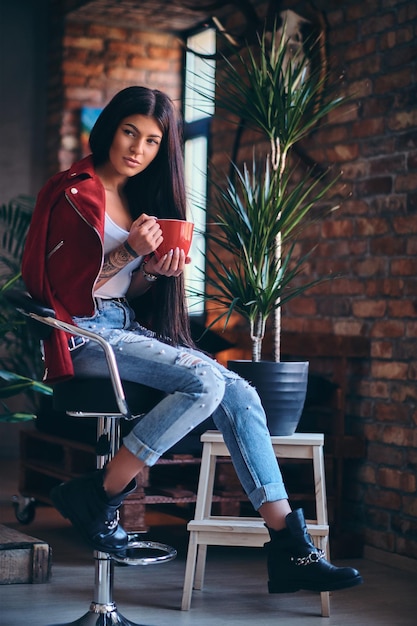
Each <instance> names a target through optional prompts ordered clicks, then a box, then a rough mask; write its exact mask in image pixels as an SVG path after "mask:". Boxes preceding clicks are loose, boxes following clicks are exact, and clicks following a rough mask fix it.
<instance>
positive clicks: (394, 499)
mask: <svg viewBox="0 0 417 626" xmlns="http://www.w3.org/2000/svg"><path fill="white" fill-rule="evenodd" d="M365 502H366V503H367V504H369V505H370V506H377V507H380V508H382V509H390V510H392V511H398V509H399V507H400V505H401V496H400V494H398V493H396V492H395V491H390V490H387V489H380V488H378V487H368V490H367V493H366V496H365Z"/></svg>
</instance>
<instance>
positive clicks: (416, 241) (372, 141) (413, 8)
mask: <svg viewBox="0 0 417 626" xmlns="http://www.w3.org/2000/svg"><path fill="white" fill-rule="evenodd" d="M282 4H284V3H282ZM285 4H286V5H287V6H296V7H297V8H299V9H300V7H301V9H302V5H303V3H302V2H291V1H290V2H287V3H285ZM316 5H317V6H320V8H321V9H322V10H323V11H324V14H325V16H326V20H327V23H328V30H327V43H328V58H329V63H330V68H331V71H332V75H333V77H337V76H339V75H341V74H342V75H343V81H342V85H343V90H344V91H345V93H348V94H350V95H351V96H352V101H351V103H350V104H349V105H347V106H346V107H344V109H343V110H339V111H338V112H335V113H334V114H333V115H332V116H331V118H330V119H329V121H328V124H327V125H326V126H323V127H322V128H320V129H319V130H318V131H317V132H316V133H315V135H314V137H313V138H312V139H311V140H310V141H309V142H308V143H307V144H306V146H305V147H306V149H307V151H308V153H309V155H310V156H311V157H312V158H314V159H316V160H317V161H318V162H319V163H322V164H324V165H326V164H329V163H334V164H336V165H337V166H338V167H339V168H340V169H341V170H342V172H343V173H342V179H341V184H340V185H339V186H338V189H337V192H336V197H337V199H338V200H340V201H341V202H342V206H341V209H340V211H339V212H338V213H337V214H335V215H334V216H333V217H332V218H331V219H330V218H329V219H328V220H326V221H325V222H323V223H322V224H320V225H317V226H316V227H315V230H314V231H312V232H310V233H309V237H310V238H312V239H317V240H318V241H319V243H320V245H319V247H318V250H317V253H316V254H315V256H314V260H313V261H312V263H311V266H310V271H311V273H312V275H318V276H320V275H324V274H327V273H328V272H329V271H333V272H337V273H340V274H341V278H339V279H337V280H334V281H332V282H330V283H326V284H324V285H322V286H320V288H317V289H316V290H315V291H314V292H309V293H308V294H306V295H304V296H303V297H302V298H300V299H298V300H294V301H293V302H292V303H290V304H289V305H288V306H287V307H286V308H285V311H284V316H283V326H284V331H297V332H304V333H310V332H330V333H334V334H335V335H345V336H351V335H352V336H364V337H368V338H369V339H370V342H371V354H370V358H369V360H368V361H367V362H366V363H365V364H364V365H363V367H361V370H360V376H359V373H358V372H356V371H353V372H351V373H350V375H351V378H350V381H349V389H350V394H349V397H348V405H347V410H348V424H349V428H350V429H351V430H352V431H353V432H359V433H363V435H364V436H365V437H366V441H367V454H366V458H365V459H364V460H363V462H362V463H361V464H360V467H359V469H358V468H357V466H355V468H354V470H352V474H351V479H350V481H349V483H348V484H347V485H346V494H344V495H345V501H346V502H349V503H350V506H349V511H350V515H351V517H352V520H353V521H354V522H355V523H357V524H358V525H359V526H360V527H361V528H362V529H364V532H365V541H366V543H367V544H368V545H370V546H373V547H376V548H380V549H383V550H387V551H390V552H395V553H397V554H400V555H407V556H411V557H414V558H417V500H416V497H415V492H416V469H417V445H416V444H417V428H416V425H417V409H416V402H417V382H416V379H417V365H416V359H415V357H416V354H417V346H416V335H417V321H416V311H417V260H416V259H417V254H416V253H417V113H416V107H415V101H416V95H417V94H416V91H417V90H416V70H417V67H416V48H417V44H416V41H417V32H416V31H417V26H416V23H417V2H416V1H415V0H369V1H367V2H363V0H346V2H344V3H340V2H335V1H332V0H321V1H320V2H317V3H316ZM58 22H59V24H58V25H60V26H59V28H56V30H55V39H54V40H53V42H52V43H53V47H52V50H53V54H52V56H51V58H52V61H53V63H54V67H55V72H54V73H53V74H51V88H50V108H49V122H50V123H49V131H50V132H49V137H50V139H49V146H50V150H49V160H50V163H49V165H50V169H51V171H56V170H57V169H58V168H59V169H62V168H64V167H67V166H68V165H69V164H70V163H71V162H72V161H73V160H74V158H77V156H78V153H79V147H80V146H79V111H80V107H81V106H83V105H89V106H101V105H103V104H105V102H107V101H108V99H109V98H110V97H111V96H112V95H113V94H114V93H115V92H116V91H117V90H119V89H120V88H122V87H124V86H126V85H129V84H134V83H139V84H145V85H149V86H152V87H160V88H162V89H164V90H166V91H167V92H168V93H169V94H170V95H171V96H172V97H173V98H179V97H180V93H181V80H180V64H181V56H182V53H181V50H180V48H179V46H178V43H177V41H176V40H175V38H174V37H171V35H169V34H157V33H152V34H150V33H147V32H138V31H137V30H129V29H125V28H122V29H121V28H115V27H112V26H111V25H109V26H108V27H105V26H102V25H100V26H97V25H94V24H86V23H78V22H75V21H66V22H65V21H62V20H61V21H58ZM61 33H62V37H61ZM61 44H62V45H61ZM231 136H232V133H230V137H231ZM230 137H229V135H228V131H227V129H226V128H225V127H222V126H221V125H220V126H218V133H217V134H216V135H215V136H214V137H213V146H212V147H213V159H214V161H215V163H216V165H219V164H221V163H222V162H224V159H225V155H226V156H229V155H230V150H229V146H228V143H227V142H228V139H230ZM57 138H58V145H57Z"/></svg>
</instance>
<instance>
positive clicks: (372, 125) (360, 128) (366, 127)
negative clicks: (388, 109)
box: [352, 118, 385, 137]
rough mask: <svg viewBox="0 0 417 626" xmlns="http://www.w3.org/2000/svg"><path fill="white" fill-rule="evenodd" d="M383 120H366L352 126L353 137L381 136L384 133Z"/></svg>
mask: <svg viewBox="0 0 417 626" xmlns="http://www.w3.org/2000/svg"><path fill="white" fill-rule="evenodd" d="M384 127H385V120H384V119H383V118H377V119H366V120H361V121H359V122H355V123H354V124H352V137H369V136H375V135H381V134H382V133H383V132H384Z"/></svg>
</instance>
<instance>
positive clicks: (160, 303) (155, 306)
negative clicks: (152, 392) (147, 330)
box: [90, 86, 193, 345]
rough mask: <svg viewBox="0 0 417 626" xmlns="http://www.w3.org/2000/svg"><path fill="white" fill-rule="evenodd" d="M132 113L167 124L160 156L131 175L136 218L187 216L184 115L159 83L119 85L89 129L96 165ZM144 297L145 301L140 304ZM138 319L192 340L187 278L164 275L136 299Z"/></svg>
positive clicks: (179, 339) (165, 335)
mask: <svg viewBox="0 0 417 626" xmlns="http://www.w3.org/2000/svg"><path fill="white" fill-rule="evenodd" d="M129 115H147V116H151V117H153V118H155V119H156V120H157V122H158V123H159V125H160V127H161V130H162V141H161V145H160V148H159V151H158V154H157V156H156V157H155V159H154V160H153V161H152V163H151V164H150V165H149V166H148V167H147V168H146V170H144V171H143V172H141V173H140V174H138V175H137V176H133V177H132V178H129V179H128V182H127V183H126V187H125V193H126V197H127V199H128V202H129V208H130V211H131V214H132V218H133V219H136V217H138V216H139V215H140V214H141V213H148V214H150V215H157V216H158V217H165V218H176V219H186V195H185V181H184V164H183V152H182V133H181V125H180V118H179V115H178V114H177V112H176V109H175V107H174V105H173V103H172V101H171V99H170V98H169V97H168V96H167V95H166V94H164V93H163V92H161V91H158V90H157V89H148V88H147V87H140V86H134V87H127V88H126V89H123V90H122V91H119V93H117V94H116V95H115V96H114V98H113V99H112V100H111V101H110V102H109V103H108V105H107V106H106V107H105V108H104V109H103V111H102V112H101V114H100V115H99V117H98V119H97V121H96V123H95V125H94V127H93V129H92V131H91V134H90V148H91V152H92V155H93V162H94V165H95V166H96V167H97V166H98V165H102V164H103V163H105V162H106V161H107V160H108V158H109V151H110V147H111V144H112V142H113V138H114V135H115V133H116V131H117V128H118V127H119V125H120V123H121V121H122V120H123V119H125V118H126V117H128V116H129ZM139 300H140V304H139ZM132 306H133V307H134V308H135V311H136V313H137V317H138V319H139V321H141V322H142V323H143V324H146V325H147V326H150V327H151V328H152V329H153V330H154V331H155V332H156V333H157V335H158V336H159V337H160V338H162V339H165V340H166V339H168V340H170V341H172V342H174V343H175V344H183V345H193V342H192V339H191V334H190V328H189V319H188V315H187V310H186V304H185V288H184V278H183V276H179V277H177V278H167V277H160V278H159V279H158V281H157V282H156V283H155V285H153V286H152V289H151V290H150V291H149V292H147V294H146V295H145V296H142V297H141V298H140V299H138V301H136V302H132Z"/></svg>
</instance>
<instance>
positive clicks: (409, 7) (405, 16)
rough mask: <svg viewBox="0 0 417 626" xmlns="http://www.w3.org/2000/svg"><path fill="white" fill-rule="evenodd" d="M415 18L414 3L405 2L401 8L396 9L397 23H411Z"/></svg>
mask: <svg viewBox="0 0 417 626" xmlns="http://www.w3.org/2000/svg"><path fill="white" fill-rule="evenodd" d="M416 17H417V4H416V3H415V2H410V1H408V2H405V3H404V4H403V6H401V7H399V8H398V11H397V19H398V23H399V24H402V23H403V22H412V21H413V20H414V19H415V18H416Z"/></svg>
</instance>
